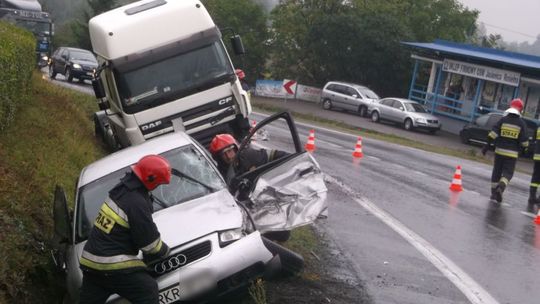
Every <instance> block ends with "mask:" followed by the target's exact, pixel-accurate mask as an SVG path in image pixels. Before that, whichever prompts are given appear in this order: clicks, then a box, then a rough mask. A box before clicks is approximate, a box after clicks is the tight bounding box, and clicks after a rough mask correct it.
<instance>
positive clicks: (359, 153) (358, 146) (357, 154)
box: [352, 136, 364, 158]
mask: <svg viewBox="0 0 540 304" xmlns="http://www.w3.org/2000/svg"><path fill="white" fill-rule="evenodd" d="M352 156H353V157H355V158H362V157H363V156H364V153H362V137H360V136H358V139H357V140H356V146H355V147H354V152H353V153H352Z"/></svg>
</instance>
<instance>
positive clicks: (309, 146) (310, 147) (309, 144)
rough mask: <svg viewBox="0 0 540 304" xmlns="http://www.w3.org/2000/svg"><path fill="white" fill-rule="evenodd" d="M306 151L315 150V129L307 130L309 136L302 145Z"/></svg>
mask: <svg viewBox="0 0 540 304" xmlns="http://www.w3.org/2000/svg"><path fill="white" fill-rule="evenodd" d="M304 148H305V149H306V151H308V152H313V151H315V130H311V131H309V137H308V140H307V143H306V145H305V146H304Z"/></svg>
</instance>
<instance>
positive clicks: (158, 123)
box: [141, 120, 161, 131]
mask: <svg viewBox="0 0 540 304" xmlns="http://www.w3.org/2000/svg"><path fill="white" fill-rule="evenodd" d="M159 126H161V120H158V121H154V122H151V123H149V124H146V125H142V126H141V130H143V131H147V130H150V129H153V128H156V127H159Z"/></svg>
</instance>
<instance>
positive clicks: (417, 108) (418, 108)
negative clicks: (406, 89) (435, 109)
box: [404, 102, 427, 113]
mask: <svg viewBox="0 0 540 304" xmlns="http://www.w3.org/2000/svg"><path fill="white" fill-rule="evenodd" d="M404 104H405V109H406V110H407V111H408V112H417V113H427V111H426V108H424V106H422V105H421V104H417V103H410V102H409V103H404Z"/></svg>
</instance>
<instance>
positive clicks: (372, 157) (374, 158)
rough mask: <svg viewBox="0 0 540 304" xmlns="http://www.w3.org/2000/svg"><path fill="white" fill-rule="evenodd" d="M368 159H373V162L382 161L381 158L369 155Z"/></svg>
mask: <svg viewBox="0 0 540 304" xmlns="http://www.w3.org/2000/svg"><path fill="white" fill-rule="evenodd" d="M366 157H367V158H369V159H372V160H376V161H381V159H380V158H378V157H375V156H371V155H367V156H366Z"/></svg>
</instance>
